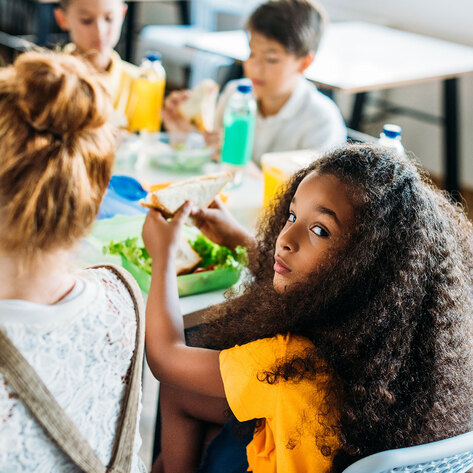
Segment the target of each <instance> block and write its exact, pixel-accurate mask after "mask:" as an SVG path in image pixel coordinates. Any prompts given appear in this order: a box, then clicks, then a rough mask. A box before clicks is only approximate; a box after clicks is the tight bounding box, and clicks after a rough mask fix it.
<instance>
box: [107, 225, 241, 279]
mask: <svg viewBox="0 0 473 473" xmlns="http://www.w3.org/2000/svg"><path fill="white" fill-rule="evenodd" d="M189 243H190V245H191V246H192V248H193V249H194V250H195V251H196V252H197V253H199V255H200V257H201V258H202V262H201V263H200V264H199V266H198V267H199V268H207V267H208V266H211V265H212V266H213V269H220V268H237V267H238V266H247V265H248V252H247V251H246V248H243V247H242V246H237V247H236V248H235V250H234V251H233V252H232V251H231V250H230V249H229V248H226V247H225V246H220V245H217V244H216V243H214V242H213V241H211V240H209V239H208V238H207V237H206V236H205V235H203V234H202V233H199V234H198V235H197V236H196V237H195V238H193V239H190V240H189ZM103 251H104V253H105V254H112V255H119V256H123V257H125V258H126V259H127V260H128V261H130V262H131V263H133V264H134V265H135V266H138V267H139V268H141V269H143V270H144V271H145V272H146V273H148V274H151V257H150V256H149V254H148V252H147V251H146V249H145V248H144V247H143V246H142V244H139V243H138V238H127V239H126V240H123V241H110V243H109V244H108V245H106V246H104V248H103Z"/></svg>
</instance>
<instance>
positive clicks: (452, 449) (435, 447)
mask: <svg viewBox="0 0 473 473" xmlns="http://www.w3.org/2000/svg"><path fill="white" fill-rule="evenodd" d="M471 467H473V432H468V433H466V434H462V435H458V436H456V437H451V438H448V439H445V440H439V441H438V442H432V443H427V444H424V445H417V446H415V447H407V448H398V449H395V450H386V451H385V452H379V453H375V454H374V455H370V456H368V457H366V458H362V459H361V460H358V461H357V462H355V463H353V464H352V465H350V466H349V467H348V468H346V469H345V470H344V471H343V473H463V472H465V471H468V470H469V469H470V468H471Z"/></svg>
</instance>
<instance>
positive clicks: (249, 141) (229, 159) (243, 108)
mask: <svg viewBox="0 0 473 473" xmlns="http://www.w3.org/2000/svg"><path fill="white" fill-rule="evenodd" d="M252 90H253V87H252V84H251V81H248V82H246V81H245V82H243V83H241V84H239V85H238V87H237V90H236V91H235V92H234V93H233V94H232V95H231V96H230V98H229V99H228V102H227V106H226V107H225V113H224V115H223V148H222V163H225V164H226V165H227V166H228V167H229V168H230V170H231V171H232V172H233V175H234V181H233V183H234V185H238V184H240V183H241V179H242V176H243V170H244V167H245V166H246V165H247V164H248V163H249V162H250V160H251V153H252V150H253V136H254V131H255V120H256V101H255V99H254V98H253V94H252Z"/></svg>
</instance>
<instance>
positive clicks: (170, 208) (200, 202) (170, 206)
mask: <svg viewBox="0 0 473 473" xmlns="http://www.w3.org/2000/svg"><path fill="white" fill-rule="evenodd" d="M231 179H232V176H231V174H230V173H220V174H215V175H213V176H202V177H194V178H191V179H185V180H182V181H176V182H173V183H171V184H169V185H167V186H166V187H161V188H158V189H157V190H155V191H153V192H149V193H148V195H147V196H146V198H145V199H143V200H142V201H141V205H143V206H144V207H149V208H152V209H157V210H159V211H160V212H161V213H162V214H163V215H164V217H166V218H170V217H172V216H173V215H174V214H175V213H176V211H177V209H179V207H181V206H182V205H183V204H184V203H185V202H186V201H187V200H190V201H191V202H192V203H193V204H195V205H197V206H198V207H201V208H205V207H208V206H209V205H210V203H211V202H212V201H213V199H214V197H215V196H216V195H217V194H218V193H219V192H220V191H221V190H222V189H223V188H224V187H225V185H226V184H227V183H228V182H230V181H231Z"/></svg>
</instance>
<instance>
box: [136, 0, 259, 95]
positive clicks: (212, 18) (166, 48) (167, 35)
mask: <svg viewBox="0 0 473 473" xmlns="http://www.w3.org/2000/svg"><path fill="white" fill-rule="evenodd" d="M255 3H256V2H255V0H192V1H191V2H190V22H191V24H190V25H173V26H162V25H149V26H145V27H144V28H143V29H142V30H141V32H140V34H139V38H138V44H137V54H136V57H135V62H137V63H139V60H140V59H141V57H142V56H143V55H144V53H145V52H146V51H147V50H156V51H159V52H160V53H161V54H162V57H163V64H164V65H165V67H166V68H168V66H171V65H177V66H180V67H184V68H187V69H188V70H189V71H190V77H189V78H188V82H189V83H188V84H186V85H187V86H189V87H193V86H194V85H196V84H197V83H198V82H200V81H201V80H202V79H204V78H212V79H215V80H217V81H218V82H221V80H220V79H221V78H219V72H220V70H221V69H222V68H224V67H226V66H231V64H233V60H231V59H229V58H225V57H222V56H219V55H217V54H211V53H206V52H202V51H196V50H195V49H193V48H190V47H187V44H188V43H189V42H190V41H191V40H192V38H194V37H196V36H198V35H199V34H202V33H204V32H208V31H216V30H217V29H218V28H219V25H218V19H219V16H220V15H230V16H236V17H238V18H244V17H245V16H246V15H247V13H248V11H249V9H250V8H251V7H253V6H254V4H255ZM222 70H223V69H222Z"/></svg>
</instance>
